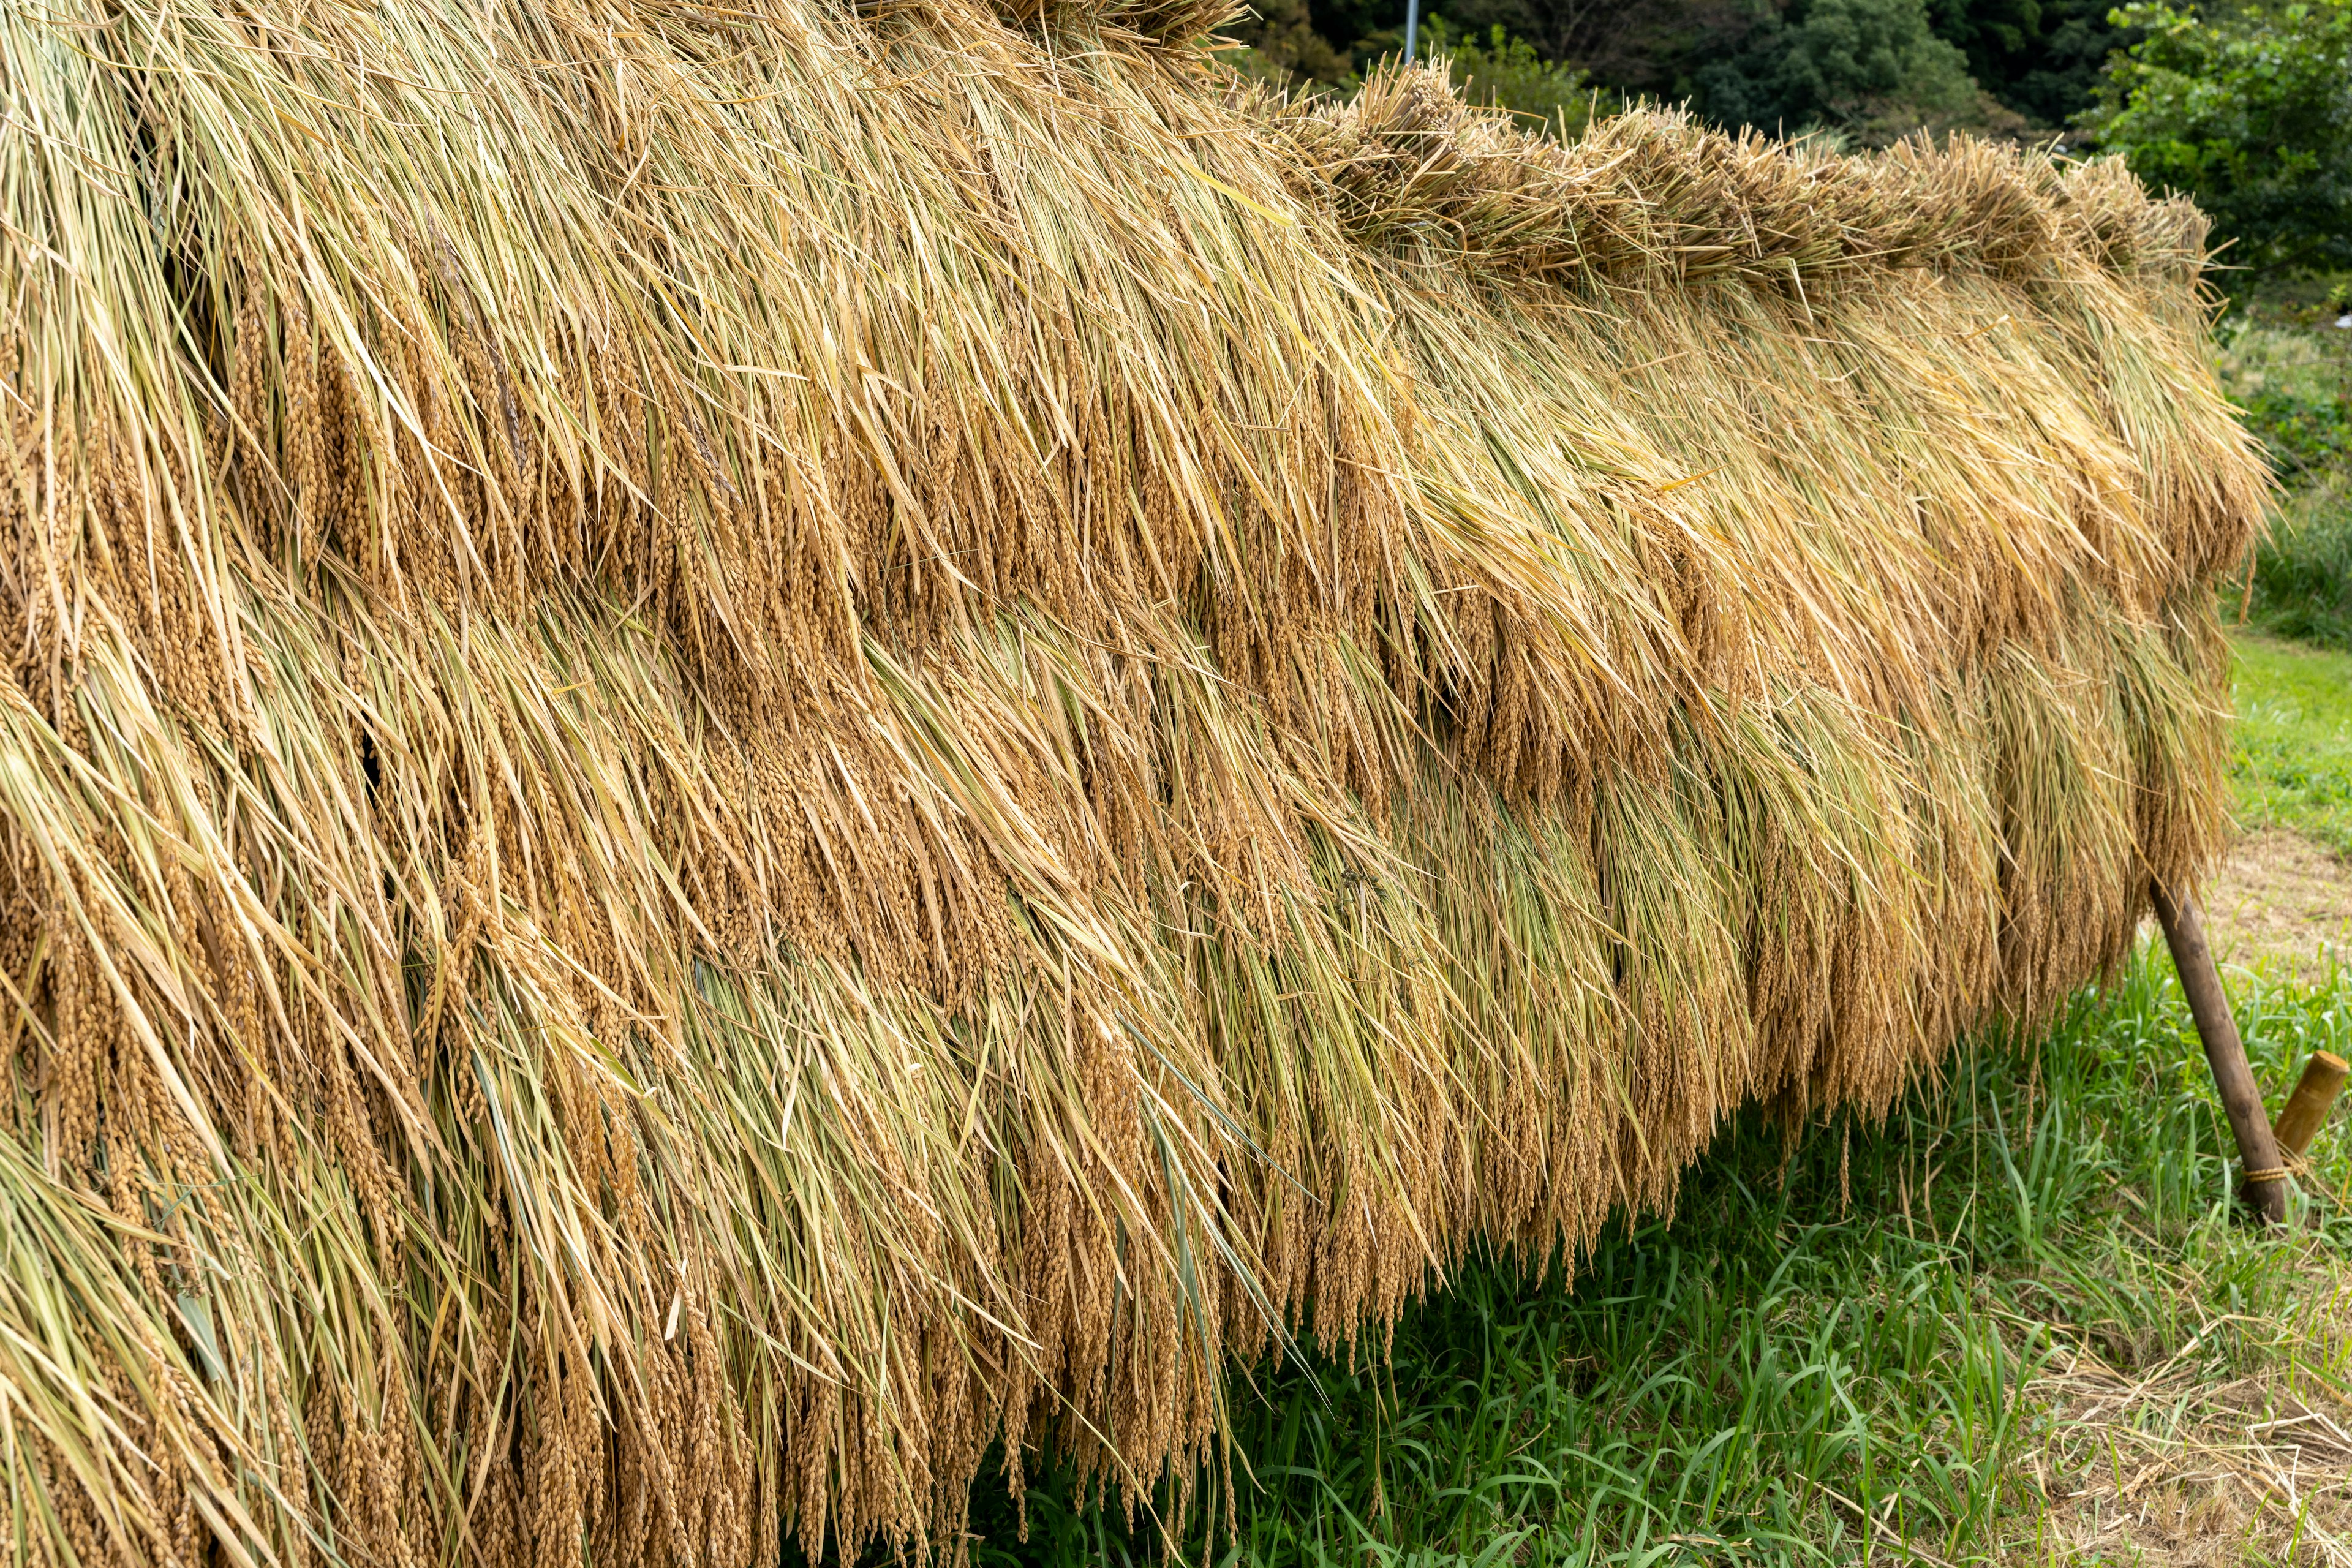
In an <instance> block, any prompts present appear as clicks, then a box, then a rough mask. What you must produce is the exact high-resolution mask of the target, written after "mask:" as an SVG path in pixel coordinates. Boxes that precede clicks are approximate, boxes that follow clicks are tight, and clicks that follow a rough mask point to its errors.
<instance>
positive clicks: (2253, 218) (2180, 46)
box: [2090, 0, 2352, 269]
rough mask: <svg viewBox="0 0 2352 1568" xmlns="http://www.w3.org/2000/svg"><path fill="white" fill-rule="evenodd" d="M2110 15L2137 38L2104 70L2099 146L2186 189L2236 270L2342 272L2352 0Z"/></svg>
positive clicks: (2346, 260) (2149, 7)
mask: <svg viewBox="0 0 2352 1568" xmlns="http://www.w3.org/2000/svg"><path fill="white" fill-rule="evenodd" d="M2114 19H2115V21H2116V23H2117V24H2118V25H2121V26H2131V27H2140V28H2145V29H2147V37H2146V38H2145V39H2143V40H2142V41H2141V42H2140V43H2138V44H2136V45H2134V46H2133V47H2132V48H2131V49H2130V51H2129V52H2128V54H2127V55H2126V57H2125V58H2121V59H2119V60H2117V61H2116V64H2115V65H2114V67H2113V68H2112V69H2111V71H2110V72H2109V75H2108V78H2107V80H2106V83H2105V87H2104V89H2102V97H2103V99H2104V107H2103V108H2102V109H2101V110H2098V111H2096V112H2095V113H2094V114H2093V115H2092V116H2091V117H2090V126H2091V129H2092V131H2093V132H2094V134H2095V135H2096V136H2097V138H2098V140H2099V143H2100V145H2101V146H2103V147H2105V148H2106V149H2108V150H2109V151H2112V152H2116V153H2122V154H2123V155H2124V157H2125V158H2126V160H2127V161H2128V162H2129V163H2130V164H2131V168H2132V172H2133V173H2134V174H2137V175H2138V176H2139V177H2140V178H2141V179H2143V180H2146V181H2147V182H2148V184H2151V185H2157V186H2162V187H2168V188H2170V189H2173V190H2178V191H2181V192H2183V193H2185V194H2187V195H2191V196H2194V197H2195V198H2196V200H2197V205H2199V206H2200V207H2202V208H2204V209H2205V211H2206V212H2207V213H2208V214H2209V215H2210V216H2211V217H2212V219H2213V222H2214V226H2215V228H2216V230H2217V231H2218V233H2219V234H2220V235H2221V236H2223V237H2229V238H2231V239H2234V240H2235V241H2236V242H2237V247H2236V248H2235V250H2234V251H2232V252H2231V260H2233V261H2235V262H2238V263H2239V264H2241V265H2243V266H2246V267H2250V268H2257V269H2263V268H2326V267H2346V266H2352V0H2305V3H2298V4H2294V5H2266V4H2261V3H2255V4H2249V5H2242V6H2233V7H2231V8H2228V9H2219V8H2217V9H2216V10H2215V11H2214V12H2213V13H2212V14H2211V15H2210V16H2209V15H2205V14H2201V13H2200V12H2199V11H2198V10H2197V9H2196V8H2195V7H2194V6H2190V7H2189V8H2186V9H2179V10H2176V9H2175V8H2174V7H2172V6H2171V5H2163V4H2140V5H2126V6H2125V7H2124V8H2123V9H2122V10H2120V11H2117V12H2116V14H2115V18H2114Z"/></svg>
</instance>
